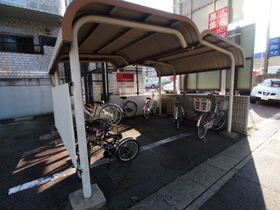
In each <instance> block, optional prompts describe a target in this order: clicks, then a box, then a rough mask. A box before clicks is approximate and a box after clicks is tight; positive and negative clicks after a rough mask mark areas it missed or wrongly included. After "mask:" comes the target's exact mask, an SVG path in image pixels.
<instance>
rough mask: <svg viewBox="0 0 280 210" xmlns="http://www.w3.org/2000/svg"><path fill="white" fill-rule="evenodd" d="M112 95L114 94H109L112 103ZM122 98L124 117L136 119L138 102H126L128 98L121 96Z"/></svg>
mask: <svg viewBox="0 0 280 210" xmlns="http://www.w3.org/2000/svg"><path fill="white" fill-rule="evenodd" d="M112 94H113V93H109V101H111V100H110V96H111V95H112ZM120 98H121V99H122V112H123V114H124V116H126V117H127V118H131V117H134V116H135V115H136V113H137V104H136V102H135V101H133V100H126V99H127V96H121V97H120ZM125 100H126V101H125ZM111 103H112V102H111Z"/></svg>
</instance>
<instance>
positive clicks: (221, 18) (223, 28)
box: [208, 6, 228, 38]
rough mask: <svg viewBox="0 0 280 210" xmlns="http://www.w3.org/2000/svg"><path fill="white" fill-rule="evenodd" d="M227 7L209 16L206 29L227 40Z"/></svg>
mask: <svg viewBox="0 0 280 210" xmlns="http://www.w3.org/2000/svg"><path fill="white" fill-rule="evenodd" d="M227 28H228V6H227V7H224V8H222V9H219V10H217V11H215V12H211V13H210V14H209V21H208V29H210V30H212V31H215V32H216V33H217V34H220V35H221V36H223V37H225V38H227V31H228V30H227Z"/></svg>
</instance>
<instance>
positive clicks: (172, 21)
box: [49, 0, 245, 76]
mask: <svg viewBox="0 0 280 210" xmlns="http://www.w3.org/2000/svg"><path fill="white" fill-rule="evenodd" d="M75 24H76V25H80V26H79V29H78V32H77V34H78V35H77V39H78V40H77V41H78V46H79V58H80V62H109V63H111V64H112V65H113V66H114V67H115V68H121V67H124V66H127V65H131V64H132V65H146V66H151V67H154V68H156V69H157V70H158V71H159V72H160V74H161V76H165V75H173V74H185V73H194V72H202V71H211V70H217V69H229V68H230V67H231V60H230V57H229V56H228V55H226V54H224V53H223V52H220V51H218V50H217V49H216V48H215V49H213V47H211V46H212V45H214V46H216V47H218V48H222V49H224V50H227V51H229V52H231V53H232V54H233V56H234V61H235V64H234V65H235V66H238V67H242V66H244V65H245V56H244V52H243V50H242V48H241V47H240V46H239V45H237V44H235V43H233V42H231V41H230V40H228V39H225V38H223V37H221V36H220V35H218V34H216V33H214V32H212V31H210V30H205V31H203V32H202V33H199V31H198V29H197V27H196V25H195V24H194V22H193V21H192V20H190V19H189V18H187V17H183V16H179V15H175V14H170V13H166V12H162V11H158V10H154V9H151V8H146V7H143V6H139V5H135V4H131V3H128V2H124V1H120V0H83V1H78V0H75V1H73V2H72V3H71V4H70V5H69V7H68V8H67V10H66V13H65V15H64V18H63V21H62V29H61V32H60V34H59V36H58V39H57V43H56V46H55V50H54V53H53V57H52V60H51V63H50V65H49V73H50V74H52V73H53V72H54V70H55V69H56V66H57V64H58V63H59V62H68V61H69V50H70V44H71V42H72V41H73V29H74V26H75ZM206 43H207V45H206ZM208 43H210V45H209V44H208ZM209 46H210V47H209Z"/></svg>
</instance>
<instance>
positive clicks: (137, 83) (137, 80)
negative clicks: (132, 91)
mask: <svg viewBox="0 0 280 210" xmlns="http://www.w3.org/2000/svg"><path fill="white" fill-rule="evenodd" d="M136 85H137V93H136V94H137V95H139V78H138V66H136Z"/></svg>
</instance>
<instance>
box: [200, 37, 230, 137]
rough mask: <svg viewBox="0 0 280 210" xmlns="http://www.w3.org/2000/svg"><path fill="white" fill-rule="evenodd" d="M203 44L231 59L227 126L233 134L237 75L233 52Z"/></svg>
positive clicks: (205, 42) (228, 130)
mask: <svg viewBox="0 0 280 210" xmlns="http://www.w3.org/2000/svg"><path fill="white" fill-rule="evenodd" d="M202 44H204V45H205V46H207V47H210V48H212V49H214V50H217V51H219V52H222V53H224V54H226V55H228V56H229V57H230V61H231V64H230V89H229V107H228V124H227V132H228V133H230V132H231V123H232V110H233V89H234V73H235V59H234V56H233V54H232V53H231V52H229V51H227V50H225V49H223V48H221V47H218V46H216V45H214V44H211V43H209V42H207V41H202Z"/></svg>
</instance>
